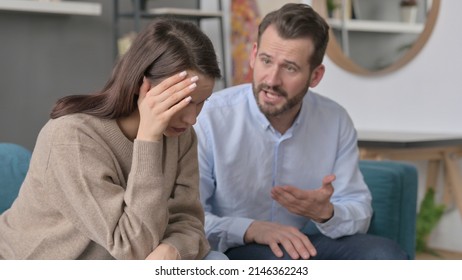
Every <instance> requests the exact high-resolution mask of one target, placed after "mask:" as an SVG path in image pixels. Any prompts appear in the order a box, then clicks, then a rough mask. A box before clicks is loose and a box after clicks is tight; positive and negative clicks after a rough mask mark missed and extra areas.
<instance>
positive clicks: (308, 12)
mask: <svg viewBox="0 0 462 280" xmlns="http://www.w3.org/2000/svg"><path fill="white" fill-rule="evenodd" d="M270 25H274V27H275V28H276V30H277V32H278V35H279V36H281V37H282V38H284V39H300V38H309V39H311V40H313V43H314V53H313V55H312V56H311V60H310V61H309V63H310V66H311V68H312V69H314V68H316V67H317V66H319V65H320V64H321V63H322V60H323V58H324V54H325V52H326V48H327V43H328V41H329V25H328V24H327V22H326V21H325V20H324V19H323V18H322V17H321V16H320V15H319V14H318V13H317V12H316V11H315V10H313V8H311V7H310V6H309V5H306V4H297V3H289V4H286V5H284V6H282V7H281V8H280V9H279V10H276V11H272V12H270V13H269V14H267V15H266V16H265V17H264V18H263V20H262V21H261V23H260V25H259V27H258V44H260V39H261V36H262V34H263V32H264V31H265V30H266V29H267V28H268V26H270Z"/></svg>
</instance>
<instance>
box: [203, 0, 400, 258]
mask: <svg viewBox="0 0 462 280" xmlns="http://www.w3.org/2000/svg"><path fill="white" fill-rule="evenodd" d="M328 30H329V27H328V25H327V24H326V22H325V21H324V20H323V19H322V18H321V17H320V16H319V15H318V14H317V13H316V12H315V11H314V10H313V9H312V8H311V7H310V6H308V5H305V4H293V3H292V4H286V5H284V6H283V7H282V8H281V9H279V10H277V11H274V12H271V13H269V14H268V15H267V16H266V17H265V18H264V19H263V21H262V22H261V24H260V26H259V34H258V41H257V42H256V43H255V44H254V46H253V50H252V53H251V55H250V66H251V68H252V70H253V83H252V85H250V84H244V85H239V86H235V87H231V88H228V89H225V90H223V91H221V92H218V93H215V94H213V95H212V97H211V98H209V101H208V102H206V105H205V106H204V109H203V113H202V114H201V116H200V117H199V118H198V123H197V124H196V125H195V129H196V131H197V134H198V140H199V165H200V173H201V182H200V184H201V185H200V188H201V201H202V203H203V205H204V208H205V212H206V218H205V230H206V234H207V238H208V240H209V242H210V243H211V245H212V247H213V248H214V249H217V250H220V251H222V252H225V253H226V254H227V255H228V257H229V258H230V259H281V258H283V259H309V258H311V259H405V258H407V257H406V254H405V253H404V252H403V251H402V250H401V249H400V248H399V246H398V245H397V244H396V243H394V242H392V241H391V240H388V239H385V238H381V237H377V236H371V235H367V234H365V232H366V231H367V229H368V227H369V223H370V219H371V216H372V208H371V195H370V193H369V191H368V188H367V186H366V185H365V183H364V181H363V178H362V175H361V173H360V171H359V169H358V149H357V138H356V131H355V129H354V127H353V123H352V121H351V119H350V118H349V116H348V114H347V113H346V111H345V110H344V109H343V108H342V107H341V106H339V105H338V104H336V103H335V102H333V101H332V100H329V99H327V98H325V97H322V96H320V95H318V94H316V93H314V92H311V91H310V90H309V88H310V87H315V86H316V85H318V84H319V82H320V81H321V79H322V77H323V75H324V71H325V68H324V65H322V60H323V57H324V53H325V50H326V46H327V42H328Z"/></svg>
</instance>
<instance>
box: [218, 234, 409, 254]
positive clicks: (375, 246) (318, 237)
mask: <svg viewBox="0 0 462 280" xmlns="http://www.w3.org/2000/svg"><path fill="white" fill-rule="evenodd" d="M309 239H310V241H311V243H312V244H313V245H314V247H315V248H316V251H317V255H316V256H314V257H311V258H310V259H313V260H407V259H409V257H408V256H407V254H406V252H404V251H403V250H402V249H401V248H400V247H399V245H398V244H397V243H396V242H394V241H392V240H390V239H388V238H384V237H380V236H375V235H369V234H355V235H351V236H344V237H341V238H337V239H332V238H329V237H327V236H325V235H322V234H320V233H317V234H313V235H309ZM280 248H281V249H282V250H283V252H284V256H283V257H282V258H278V257H276V256H275V255H274V253H273V252H272V251H271V249H270V247H269V246H267V245H261V244H256V243H251V244H246V245H244V246H240V247H235V248H231V249H229V250H227V251H226V252H225V254H226V255H227V256H228V258H229V259H230V260H278V259H282V260H290V259H291V258H290V256H289V255H288V254H287V253H286V252H285V250H284V248H283V247H282V246H280Z"/></svg>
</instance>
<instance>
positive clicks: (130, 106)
mask: <svg viewBox="0 0 462 280" xmlns="http://www.w3.org/2000/svg"><path fill="white" fill-rule="evenodd" d="M184 70H195V71H198V72H199V73H201V74H204V75H205V76H208V77H211V78H215V79H217V78H221V72H220V68H219V66H218V62H217V56H216V54H215V50H214V48H213V45H212V42H211V41H210V39H209V38H208V37H207V36H206V35H205V34H204V33H203V32H202V31H201V30H200V29H199V27H197V25H195V24H194V23H192V22H187V21H180V20H175V19H169V18H161V19H157V20H154V21H153V22H152V23H151V24H149V25H148V26H147V27H146V28H145V29H144V31H143V32H142V33H140V34H139V35H138V36H137V37H136V39H135V40H134V41H133V43H132V45H131V47H130V48H129V50H128V51H127V53H126V54H125V55H124V56H123V57H122V58H121V59H120V61H119V62H118V63H117V64H116V66H115V67H114V69H113V72H112V75H111V77H110V79H109V80H108V81H107V83H106V85H105V86H104V88H103V89H102V90H101V91H99V92H96V93H94V94H90V95H70V96H66V97H63V98H61V99H59V100H58V101H57V102H56V104H55V106H54V107H53V109H52V111H51V113H50V117H51V118H53V119H55V118H59V117H61V116H64V115H68V114H73V113H86V114H90V115H93V116H97V117H101V118H108V119H115V118H119V117H125V116H128V115H130V113H132V112H133V111H134V110H135V109H136V108H137V102H136V101H137V97H138V94H139V88H140V86H141V84H142V81H143V77H144V76H146V77H147V78H148V79H149V81H150V82H151V83H152V84H157V83H159V82H160V81H161V80H163V79H165V78H167V77H169V76H172V75H174V74H176V73H179V72H181V71H184Z"/></svg>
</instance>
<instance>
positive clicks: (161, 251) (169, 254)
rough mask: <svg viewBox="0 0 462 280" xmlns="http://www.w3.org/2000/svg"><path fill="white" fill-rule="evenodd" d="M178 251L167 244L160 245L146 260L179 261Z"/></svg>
mask: <svg viewBox="0 0 462 280" xmlns="http://www.w3.org/2000/svg"><path fill="white" fill-rule="evenodd" d="M179 259H180V254H179V253H178V250H177V249H176V248H175V247H173V246H171V245H168V244H165V243H161V244H160V245H159V246H157V247H156V249H154V251H152V252H151V254H149V256H147V258H146V260H179Z"/></svg>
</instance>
